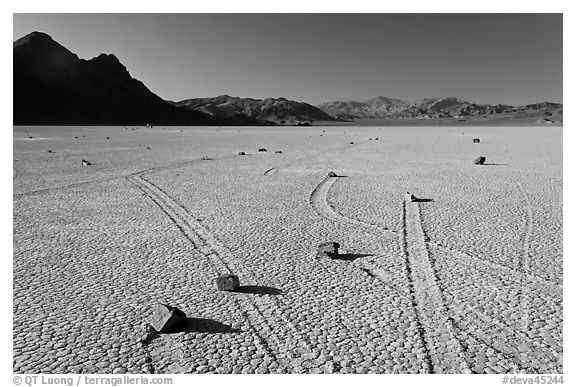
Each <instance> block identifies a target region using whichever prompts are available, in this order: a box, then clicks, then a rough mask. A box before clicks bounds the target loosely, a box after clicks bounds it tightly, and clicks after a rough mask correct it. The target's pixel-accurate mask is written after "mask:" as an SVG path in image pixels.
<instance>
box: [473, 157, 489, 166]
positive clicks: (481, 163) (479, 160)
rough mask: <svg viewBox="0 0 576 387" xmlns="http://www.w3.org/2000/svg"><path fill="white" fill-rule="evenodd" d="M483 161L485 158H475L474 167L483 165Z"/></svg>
mask: <svg viewBox="0 0 576 387" xmlns="http://www.w3.org/2000/svg"><path fill="white" fill-rule="evenodd" d="M485 161H486V157H484V156H480V157H477V158H476V159H475V160H474V164H476V165H483V164H484V162H485Z"/></svg>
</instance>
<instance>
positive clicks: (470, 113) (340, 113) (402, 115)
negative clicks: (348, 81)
mask: <svg viewBox="0 0 576 387" xmlns="http://www.w3.org/2000/svg"><path fill="white" fill-rule="evenodd" d="M317 107H318V108H319V109H320V110H322V111H324V112H325V113H326V114H328V115H330V116H332V117H335V118H338V119H342V120H349V121H354V120H359V119H376V118H379V119H383V118H392V119H410V118H417V119H450V118H452V119H461V118H468V117H476V116H489V115H498V114H510V115H513V114H519V113H523V112H530V111H543V113H544V114H545V113H550V115H552V114H554V113H558V110H559V109H560V114H561V113H562V112H561V109H562V104H559V103H552V102H542V103H538V104H531V105H524V106H511V105H502V104H498V105H488V104H477V103H471V102H468V101H465V100H462V99H459V98H455V97H440V98H424V99H421V100H418V101H416V102H412V103H410V102H407V101H403V100H400V99H396V98H388V97H375V98H371V99H369V100H366V101H334V102H324V103H321V104H319V105H317Z"/></svg>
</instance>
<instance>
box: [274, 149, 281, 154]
mask: <svg viewBox="0 0 576 387" xmlns="http://www.w3.org/2000/svg"><path fill="white" fill-rule="evenodd" d="M274 153H282V151H281V150H277V151H276V152H274Z"/></svg>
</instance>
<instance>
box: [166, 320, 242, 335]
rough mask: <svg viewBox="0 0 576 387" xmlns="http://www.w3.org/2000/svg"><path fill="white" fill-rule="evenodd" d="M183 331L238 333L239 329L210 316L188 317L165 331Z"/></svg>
mask: <svg viewBox="0 0 576 387" xmlns="http://www.w3.org/2000/svg"><path fill="white" fill-rule="evenodd" d="M182 332H196V333H238V332H240V330H239V329H236V328H232V326H230V325H228V324H223V323H220V322H218V321H216V320H212V319H209V318H190V317H188V318H186V320H185V321H184V322H183V323H182V324H180V325H179V326H177V327H174V328H173V329H171V330H170V331H166V332H165V333H182Z"/></svg>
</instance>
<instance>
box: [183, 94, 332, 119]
mask: <svg viewBox="0 0 576 387" xmlns="http://www.w3.org/2000/svg"><path fill="white" fill-rule="evenodd" d="M172 103H173V104H174V105H175V106H178V107H185V108H187V109H190V110H192V111H197V112H201V113H204V114H206V115H208V116H210V117H211V118H213V119H214V120H216V121H217V122H229V121H243V122H256V123H269V124H298V123H301V122H313V121H336V120H337V119H336V118H334V117H331V116H330V115H328V114H326V113H325V112H323V111H322V110H320V109H318V108H316V107H314V106H312V105H310V104H307V103H304V102H297V101H291V100H288V99H286V98H266V99H254V98H240V97H231V96H229V95H220V96H218V97H209V98H192V99H185V100H183V101H179V102H172Z"/></svg>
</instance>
